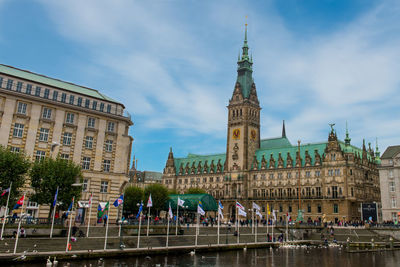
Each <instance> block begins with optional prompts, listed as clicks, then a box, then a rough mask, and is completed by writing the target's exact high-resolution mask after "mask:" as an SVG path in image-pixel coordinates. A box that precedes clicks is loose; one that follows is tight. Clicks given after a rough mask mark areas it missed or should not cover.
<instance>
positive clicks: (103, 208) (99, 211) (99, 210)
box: [97, 202, 110, 218]
mask: <svg viewBox="0 0 400 267" xmlns="http://www.w3.org/2000/svg"><path fill="white" fill-rule="evenodd" d="M109 205H110V203H109V202H107V203H106V204H105V205H104V206H102V205H101V204H100V203H99V206H98V208H97V217H98V218H103V217H104V215H105V214H106V212H107V211H108V206H109Z"/></svg>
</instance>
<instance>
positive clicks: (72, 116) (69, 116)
mask: <svg viewBox="0 0 400 267" xmlns="http://www.w3.org/2000/svg"><path fill="white" fill-rule="evenodd" d="M74 119H75V114H74V113H69V112H68V113H67V116H66V117H65V123H69V124H74Z"/></svg>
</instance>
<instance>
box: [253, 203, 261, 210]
mask: <svg viewBox="0 0 400 267" xmlns="http://www.w3.org/2000/svg"><path fill="white" fill-rule="evenodd" d="M253 209H256V210H261V207H260V206H258V205H257V204H256V203H255V202H253Z"/></svg>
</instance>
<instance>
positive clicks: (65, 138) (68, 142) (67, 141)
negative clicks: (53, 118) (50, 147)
mask: <svg viewBox="0 0 400 267" xmlns="http://www.w3.org/2000/svg"><path fill="white" fill-rule="evenodd" d="M71 142H72V133H69V132H64V134H63V145H64V146H70V145H71Z"/></svg>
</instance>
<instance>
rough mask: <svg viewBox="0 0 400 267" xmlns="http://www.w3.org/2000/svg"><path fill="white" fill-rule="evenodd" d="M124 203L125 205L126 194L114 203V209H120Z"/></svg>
mask: <svg viewBox="0 0 400 267" xmlns="http://www.w3.org/2000/svg"><path fill="white" fill-rule="evenodd" d="M122 203H124V194H122V195H121V196H120V197H119V198H117V199H116V200H115V201H114V203H113V205H114V207H116V208H117V207H118V206H119V205H121V204H122Z"/></svg>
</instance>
